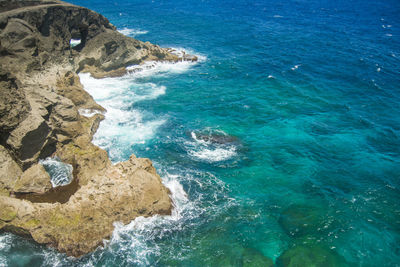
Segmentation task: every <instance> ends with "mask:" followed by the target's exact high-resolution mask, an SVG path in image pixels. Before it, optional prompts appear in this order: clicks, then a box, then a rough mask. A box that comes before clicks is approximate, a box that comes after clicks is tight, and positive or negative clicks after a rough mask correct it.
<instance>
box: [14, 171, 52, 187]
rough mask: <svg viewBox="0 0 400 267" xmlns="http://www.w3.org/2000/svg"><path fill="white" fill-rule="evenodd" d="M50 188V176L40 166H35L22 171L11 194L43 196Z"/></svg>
mask: <svg viewBox="0 0 400 267" xmlns="http://www.w3.org/2000/svg"><path fill="white" fill-rule="evenodd" d="M51 188H52V185H51V181H50V175H49V174H48V173H47V172H46V170H45V169H44V167H43V166H42V165H41V164H35V165H33V166H31V167H30V168H29V169H27V170H26V171H24V173H23V174H22V175H21V177H20V178H19V179H17V181H16V182H15V185H14V188H13V192H15V193H24V194H26V193H37V194H43V193H45V192H47V191H49V190H50V189H51Z"/></svg>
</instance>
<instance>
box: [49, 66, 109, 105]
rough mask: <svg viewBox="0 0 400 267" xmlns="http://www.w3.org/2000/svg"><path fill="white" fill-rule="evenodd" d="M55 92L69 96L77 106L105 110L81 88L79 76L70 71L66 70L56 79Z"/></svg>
mask: <svg viewBox="0 0 400 267" xmlns="http://www.w3.org/2000/svg"><path fill="white" fill-rule="evenodd" d="M57 93H58V94H60V95H62V96H65V97H67V98H69V99H70V100H71V101H72V102H73V103H74V104H75V105H76V107H77V108H84V109H91V110H98V111H101V112H105V109H104V108H103V107H102V106H100V105H99V104H97V103H96V102H95V101H94V100H93V97H92V96H91V95H90V94H88V93H87V92H86V91H85V90H84V89H83V86H82V84H81V82H80V79H79V76H78V75H77V74H76V73H73V72H72V71H68V72H67V73H65V75H64V76H63V77H60V79H59V80H58V81H57Z"/></svg>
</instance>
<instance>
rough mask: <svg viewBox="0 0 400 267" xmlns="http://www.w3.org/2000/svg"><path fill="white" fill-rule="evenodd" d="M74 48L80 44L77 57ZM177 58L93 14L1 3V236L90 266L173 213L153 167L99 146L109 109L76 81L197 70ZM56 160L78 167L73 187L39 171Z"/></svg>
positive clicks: (57, 4)
mask: <svg viewBox="0 0 400 267" xmlns="http://www.w3.org/2000/svg"><path fill="white" fill-rule="evenodd" d="M71 38H74V39H80V40H81V43H80V44H79V45H77V46H75V47H71V45H70V40H71ZM170 52H171V51H170V50H169V49H164V48H160V47H159V46H156V45H153V44H150V43H144V42H141V41H138V40H135V39H132V38H129V37H126V36H124V35H122V34H120V33H119V32H117V31H116V29H115V27H114V26H113V25H112V24H110V23H109V21H108V20H107V19H106V18H104V17H103V16H102V15H100V14H98V13H96V12H93V11H91V10H88V9H86V8H82V7H78V6H75V5H71V4H67V3H64V2H61V1H56V0H55V1H47V0H37V1H35V0H32V1H17V0H11V1H6V0H0V66H1V68H0V171H1V172H0V207H1V208H0V229H1V230H5V231H10V232H13V233H16V234H20V235H27V236H31V237H32V238H33V239H34V240H35V241H37V242H38V243H42V244H48V245H51V246H53V247H55V248H57V249H58V250H59V251H61V252H65V253H67V254H68V255H73V256H81V255H83V254H85V253H88V252H90V251H92V250H94V249H95V248H96V247H97V246H98V245H100V244H101V243H102V242H103V239H104V238H107V237H109V236H110V235H111V233H112V231H113V223H114V222H116V221H120V222H123V223H129V222H130V221H131V220H133V219H135V218H136V217H138V216H151V215H154V214H165V215H166V214H170V213H171V209H172V203H171V200H170V197H169V191H168V189H167V188H166V187H165V186H163V184H162V183H161V179H160V177H159V176H158V174H157V172H156V170H155V169H154V167H153V166H152V164H151V161H150V160H148V159H139V158H136V157H135V156H131V158H130V159H129V160H128V161H126V162H122V163H118V164H116V165H113V164H112V163H111V161H110V160H109V158H108V155H107V153H106V151H104V150H102V149H100V148H99V147H97V146H95V145H93V144H92V143H91V140H92V138H93V135H94V134H95V132H96V130H97V128H98V127H99V123H100V122H101V120H103V119H104V115H103V114H102V113H104V112H105V109H104V108H103V107H101V106H100V105H98V104H97V103H96V102H95V101H94V100H93V98H92V97H91V96H90V95H89V94H88V93H87V92H86V91H84V89H83V87H82V85H81V83H80V80H79V76H78V75H77V73H79V72H80V71H86V72H90V73H91V75H92V76H94V77H97V78H102V77H108V76H120V75H124V74H126V73H127V66H130V65H134V64H137V65H140V64H142V63H144V62H145V61H154V60H155V61H157V60H158V61H159V60H161V61H171V62H176V61H182V60H189V61H195V60H197V58H196V57H194V56H190V55H183V56H178V55H174V54H172V53H170ZM81 109H84V110H89V111H91V112H94V111H95V112H96V113H97V114H96V115H94V116H91V117H87V116H83V115H80V113H79V111H80V110H81ZM49 156H57V157H58V158H60V159H61V160H62V161H63V162H65V163H68V164H71V165H72V166H73V177H74V179H73V181H72V182H71V183H70V184H69V185H66V186H60V187H54V188H52V187H51V183H50V177H49V175H48V173H47V172H46V171H45V169H43V167H42V166H41V165H40V164H38V161H39V160H40V159H45V158H47V157H49Z"/></svg>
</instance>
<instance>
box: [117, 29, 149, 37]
mask: <svg viewBox="0 0 400 267" xmlns="http://www.w3.org/2000/svg"><path fill="white" fill-rule="evenodd" d="M118 31H119V32H120V33H122V34H123V35H127V36H130V37H135V36H137V35H143V34H147V33H148V31H143V30H140V29H131V28H127V27H124V28H122V29H119V30H118Z"/></svg>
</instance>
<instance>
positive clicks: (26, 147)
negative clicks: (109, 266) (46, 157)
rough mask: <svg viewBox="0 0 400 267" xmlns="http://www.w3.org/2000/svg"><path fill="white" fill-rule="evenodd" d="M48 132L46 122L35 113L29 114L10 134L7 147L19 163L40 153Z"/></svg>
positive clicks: (48, 128)
mask: <svg viewBox="0 0 400 267" xmlns="http://www.w3.org/2000/svg"><path fill="white" fill-rule="evenodd" d="M50 131H51V129H50V127H49V126H48V124H47V122H46V121H45V120H44V119H43V118H42V117H41V116H40V115H37V113H34V112H31V113H30V114H29V116H28V117H27V118H26V119H25V120H24V121H22V122H21V123H20V124H19V125H18V126H17V128H16V129H14V130H13V131H12V132H10V136H9V138H8V139H7V145H8V146H10V147H11V149H12V151H13V152H14V153H15V155H16V156H17V157H18V158H19V159H20V160H21V161H24V160H26V159H29V158H32V157H34V156H35V155H36V154H39V153H40V150H41V149H42V147H43V146H44V144H45V142H46V139H47V137H48V135H49V133H50Z"/></svg>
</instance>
